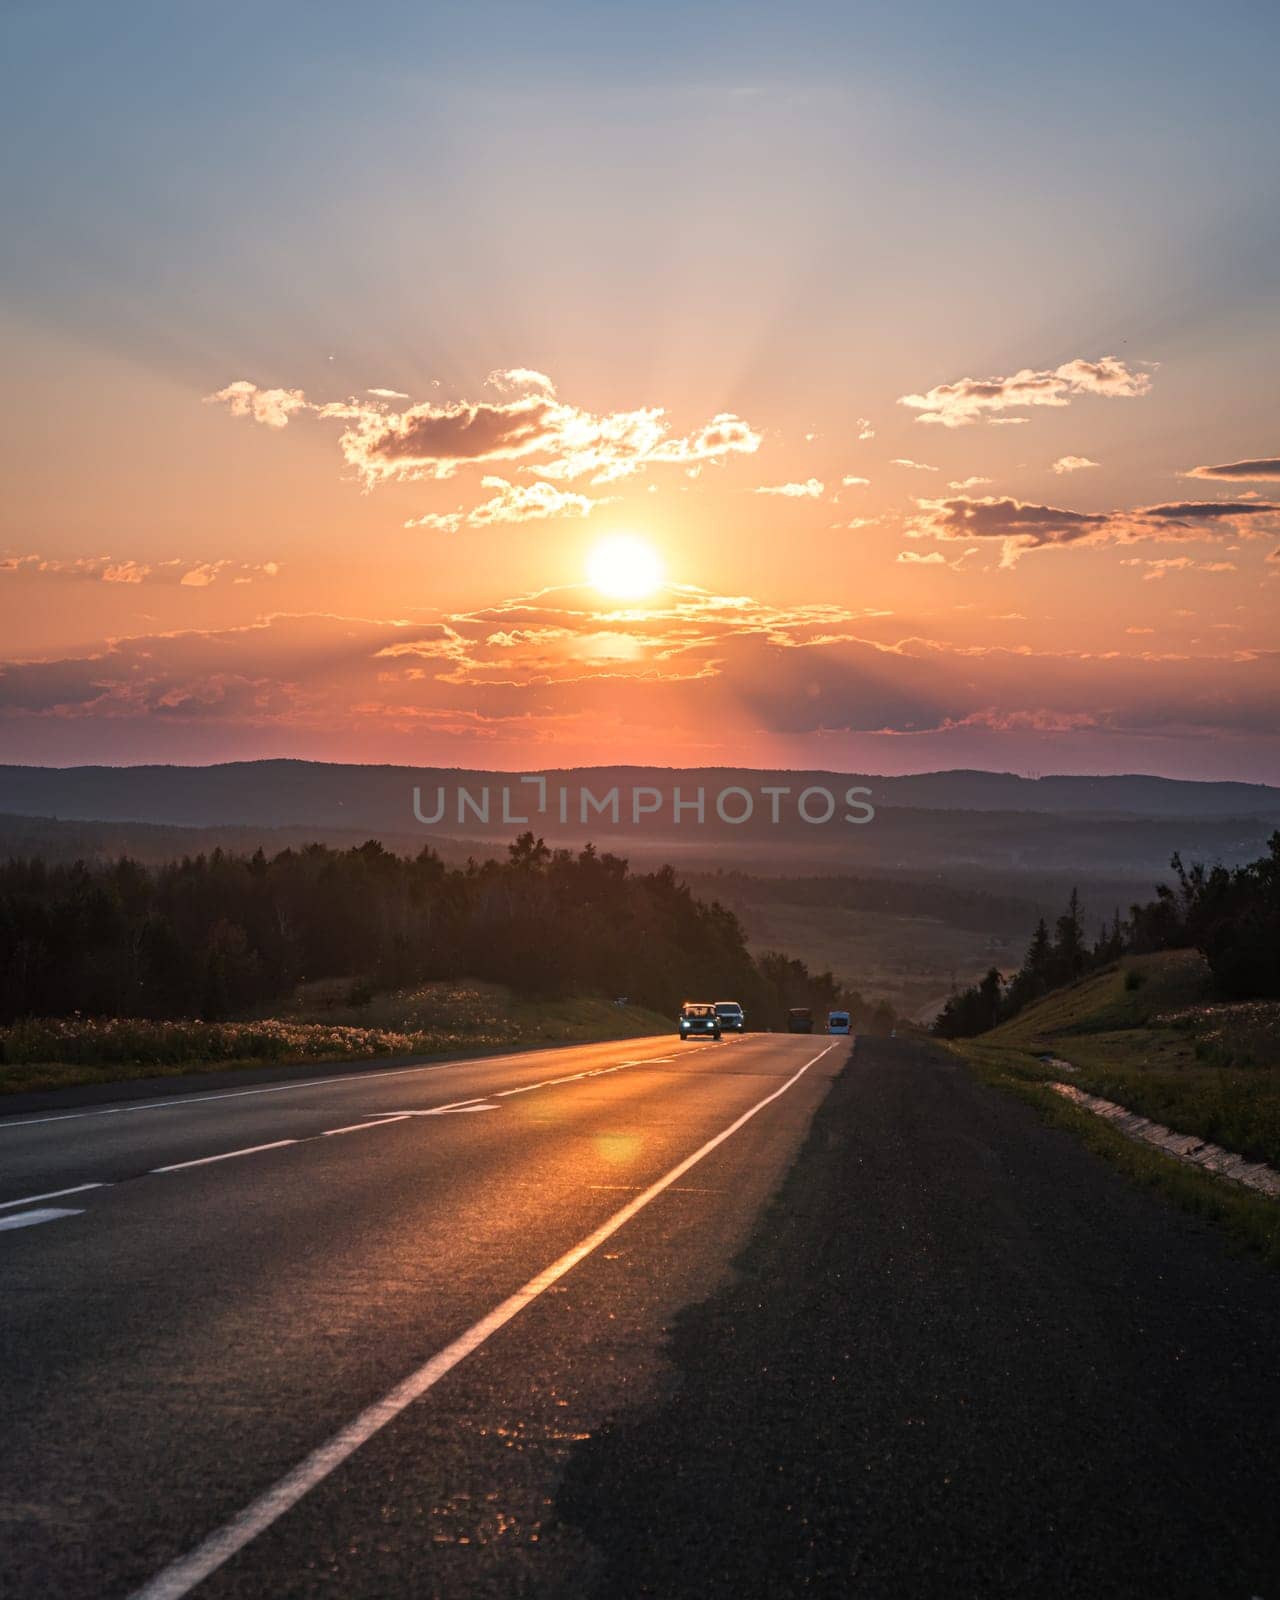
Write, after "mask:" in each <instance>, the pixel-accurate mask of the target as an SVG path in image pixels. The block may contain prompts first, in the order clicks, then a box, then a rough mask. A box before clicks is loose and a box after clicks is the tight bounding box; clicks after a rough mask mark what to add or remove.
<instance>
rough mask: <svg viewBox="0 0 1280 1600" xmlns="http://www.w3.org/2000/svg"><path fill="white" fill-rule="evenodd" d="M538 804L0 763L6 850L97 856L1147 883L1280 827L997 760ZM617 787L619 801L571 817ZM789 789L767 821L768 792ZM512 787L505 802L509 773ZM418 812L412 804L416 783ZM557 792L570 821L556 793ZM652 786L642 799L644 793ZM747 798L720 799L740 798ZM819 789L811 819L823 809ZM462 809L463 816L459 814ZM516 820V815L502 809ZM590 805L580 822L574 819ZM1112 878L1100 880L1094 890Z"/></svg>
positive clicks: (290, 773)
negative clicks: (246, 853) (408, 857)
mask: <svg viewBox="0 0 1280 1600" xmlns="http://www.w3.org/2000/svg"><path fill="white" fill-rule="evenodd" d="M541 776H542V777H543V778H544V780H545V784H546V805H545V808H544V809H543V810H542V811H541V812H540V811H539V810H538V809H537V806H538V799H539V795H538V791H537V787H536V786H535V785H530V784H521V782H520V775H519V774H512V773H501V772H483V771H475V770H460V769H452V770H450V769H439V768H416V767H383V766H368V767H366V766H339V765H329V764H326V763H321V762H309V761H251V762H235V763H229V764H226V765H222V766H212V767H165V766H146V767H72V768H49V767H16V766H6V767H0V852H2V853H3V854H4V855H10V854H19V855H20V854H29V855H35V854H40V855H46V856H49V857H57V858H61V859H66V857H67V856H68V854H71V855H72V856H74V855H80V854H82V855H85V856H100V855H107V854H113V853H119V852H127V853H130V854H134V855H138V856H141V857H142V858H143V859H148V860H156V859H161V858H163V857H165V856H173V855H181V854H183V853H187V852H195V851H199V850H209V849H212V848H214V847H215V846H217V845H221V846H222V847H223V848H229V849H235V850H252V849H254V848H256V847H257V846H258V845H259V844H261V845H262V846H263V848H264V849H266V850H267V851H269V852H270V851H272V850H278V849H283V848H285V847H286V846H289V845H294V846H296V845H299V844H304V843H307V842H309V841H310V840H313V839H318V840H322V841H324V842H327V843H330V844H333V845H335V846H343V845H348V844H355V843H359V842H360V841H362V840H363V839H366V838H370V837H376V838H378V839H380V840H381V841H382V842H383V843H384V844H385V845H386V846H387V847H388V848H389V849H394V850H397V851H399V852H401V853H406V852H408V853H412V852H415V851H416V850H418V849H420V848H421V847H422V845H424V844H430V845H432V846H433V847H434V848H436V849H437V850H439V851H440V852H441V854H443V855H444V856H445V857H446V858H447V859H449V860H452V861H457V860H460V859H465V857H466V856H467V855H468V854H476V855H484V854H491V853H493V852H494V851H496V850H500V849H501V848H502V847H503V846H504V845H505V844H506V843H507V842H509V841H510V840H511V839H512V838H513V837H514V835H515V834H516V833H518V832H519V831H520V830H521V828H522V827H525V826H528V827H532V828H533V829H534V830H535V831H536V832H537V833H539V834H541V835H542V836H543V837H545V838H546V839H547V840H548V842H550V843H553V844H556V845H569V846H579V845H582V844H584V843H585V842H587V841H588V840H590V841H592V842H594V843H595V844H596V845H597V846H598V847H599V848H600V849H602V850H612V851H615V852H617V853H618V854H620V855H624V856H626V857H628V858H629V859H630V860H631V861H633V862H634V863H635V864H636V865H638V866H640V865H653V864H656V863H657V862H659V861H664V860H669V861H671V862H673V863H675V864H676V865H677V866H679V867H681V868H682V869H684V870H694V869H698V868H712V869H715V868H738V869H740V870H743V871H746V872H751V873H755V874H762V873H763V874H771V875H773V874H796V875H799V874H804V873H807V872H816V873H823V874H828V873H829V874H841V873H848V872H856V873H860V874H863V875H872V874H884V875H889V876H902V875H911V876H926V877H934V878H940V877H943V876H945V877H946V878H947V880H948V881H949V882H952V883H955V884H963V883H969V884H973V885H976V886H980V887H983V888H987V889H990V888H992V887H994V885H995V883H996V881H997V880H1000V881H1001V882H1006V880H1008V882H1007V887H1009V888H1011V889H1012V890H1013V892H1017V893H1025V892H1027V888H1026V886H1025V884H1023V883H1017V882H1015V881H1013V880H1019V879H1023V880H1025V879H1031V878H1036V879H1039V880H1042V885H1043V886H1042V887H1041V888H1040V889H1038V890H1037V891H1036V892H1037V893H1048V892H1049V887H1048V882H1047V880H1054V881H1055V882H1056V881H1074V882H1079V883H1081V884H1082V885H1084V884H1086V883H1088V884H1090V885H1093V886H1096V888H1097V889H1098V890H1099V892H1101V890H1102V887H1103V885H1104V884H1106V885H1111V884H1115V883H1118V882H1122V881H1123V882H1133V883H1137V884H1141V885H1143V886H1145V887H1146V888H1148V889H1149V888H1150V886H1151V884H1152V883H1153V882H1155V881H1156V880H1157V879H1158V878H1161V877H1163V876H1164V875H1165V874H1166V873H1167V870H1168V866H1169V858H1170V856H1171V855H1172V853H1173V852H1174V851H1175V850H1179V851H1181V852H1182V854H1183V855H1184V856H1187V857H1189V858H1195V859H1204V860H1209V861H1224V862H1227V863H1231V864H1235V863H1237V862H1241V861H1246V860H1250V859H1253V858H1255V857H1257V856H1258V855H1260V854H1261V853H1262V852H1263V850H1264V849H1265V846H1266V841H1267V838H1268V836H1269V835H1270V833H1271V832H1272V831H1273V830H1274V829H1275V828H1277V827H1280V789H1275V788H1268V787H1266V786H1265V785H1261V784H1244V783H1188V782H1178V781H1175V780H1172V779H1167V778H1153V777H1147V776H1142V775H1135V776H1132V777H1106V778H1071V777H1051V778H1036V779H1031V778H1019V777H1016V776H1014V775H1013V774H1010V773H998V772H937V773H922V774H919V775H917V776H912V777H905V778H878V777H865V778H858V777H856V776H854V775H850V774H847V773H832V772H822V771H808V772H783V773H779V772H767V771H760V770H755V769H750V768H724V767H707V768H696V769H690V768H669V769H663V768H653V767H594V768H581V769H576V770H575V769H568V770H564V769H557V770H550V771H547V772H546V773H544V774H542V775H541ZM855 786H860V787H864V788H866V789H869V790H870V791H871V793H870V800H871V803H872V804H873V805H874V806H875V808H876V814H875V818H874V820H873V821H872V822H870V823H866V824H865V825H853V824H850V823H847V822H845V821H844V820H843V817H844V814H845V802H844V796H845V792H846V791H847V790H848V789H850V788H851V787H855ZM615 787H616V788H617V789H618V790H619V795H620V800H619V811H618V815H617V818H616V820H615V818H614V816H613V815H612V814H611V812H608V811H606V813H605V814H597V813H596V811H594V810H588V811H587V812H585V813H584V811H583V809H582V805H581V801H582V797H583V794H584V792H588V791H589V793H590V795H591V796H593V797H595V798H596V799H602V798H604V797H606V796H607V795H608V794H609V792H610V791H611V790H612V789H614V788H615ZM769 787H772V788H780V789H786V790H789V791H790V793H789V795H788V797H787V798H786V799H779V800H778V801H777V804H778V806H779V820H778V821H777V822H776V823H775V822H774V821H773V819H772V817H771V815H770V806H771V804H773V803H774V802H772V801H770V800H768V799H767V798H766V795H765V790H766V788H769ZM504 788H505V789H507V790H508V791H509V799H508V816H509V818H510V819H511V820H504V817H503V793H502V791H503V789H504ZM699 788H701V789H702V790H704V791H705V794H706V807H705V814H704V817H703V819H702V821H698V820H697V819H696V817H695V815H694V814H692V813H690V812H686V813H685V814H683V815H682V816H681V818H680V819H679V820H676V819H675V818H674V817H673V815H672V805H671V802H672V800H673V797H674V794H675V791H676V790H677V789H678V790H679V791H680V792H681V794H682V796H683V797H684V799H686V800H689V799H690V798H692V797H693V796H694V794H695V792H696V791H697V790H698V789H699ZM731 788H732V789H737V790H745V791H747V792H748V793H749V794H750V795H751V796H753V798H754V811H753V815H752V817H751V818H750V820H749V821H747V822H745V823H741V824H739V823H735V822H731V821H726V820H723V819H722V818H721V817H719V816H717V814H716V810H715V804H714V800H715V797H716V796H717V795H719V794H720V793H721V792H722V791H725V790H728V789H731ZM415 789H416V790H417V791H418V794H419V797H420V802H421V806H422V811H423V815H424V816H428V817H431V816H435V815H436V814H437V812H440V813H441V814H440V816H439V820H438V821H437V822H435V823H433V824H431V825H426V824H424V823H423V822H420V821H418V820H417V819H415V816H414V810H413V806H414V791H415ZM486 789H487V790H488V792H489V796H490V804H489V814H488V817H487V819H486V818H484V817H482V816H480V815H477V814H476V809H475V807H474V806H472V807H466V806H462V805H461V802H460V794H461V792H462V791H465V792H466V793H467V794H468V795H470V796H471V797H472V798H473V799H475V800H477V801H478V800H479V798H480V797H481V795H482V794H483V792H484V791H485V790H486ZM562 789H563V790H564V791H565V795H566V800H565V805H564V820H561V807H560V801H559V796H560V792H561V790H562ZM637 789H646V790H650V791H653V792H656V793H657V794H659V795H660V796H662V797H663V804H662V806H661V808H660V810H659V811H658V812H657V814H650V815H645V816H643V817H642V818H641V819H640V821H639V822H638V823H636V822H633V820H632V814H631V796H632V794H633V792H634V791H636V790H637ZM805 789H813V790H815V791H821V790H826V791H829V792H830V794H831V795H833V796H834V797H836V802H837V803H836V806H835V814H834V816H833V818H832V819H831V820H830V821H827V822H821V821H817V822H815V821H813V820H809V821H806V820H804V819H802V818H801V817H800V816H799V815H798V814H797V811H796V802H797V797H798V796H799V795H800V793H801V792H802V791H803V790H805ZM651 798H652V796H651V795H650V796H648V797H647V799H646V803H648V800H651ZM741 804H742V796H741V795H738V796H736V797H733V798H732V802H731V809H730V813H729V814H730V815H731V816H732V815H734V814H736V813H735V812H734V810H733V809H732V807H736V806H741ZM824 804H825V803H824V802H823V801H822V799H821V796H820V795H819V796H818V798H817V799H816V801H815V803H814V805H815V808H816V809H811V816H813V815H818V816H820V815H821V814H822V811H823V809H824ZM460 812H461V815H460ZM518 818H527V819H528V820H527V822H525V821H519V820H516V819H518ZM584 818H585V820H584ZM1107 892H1108V893H1110V890H1109V889H1108V891H1107Z"/></svg>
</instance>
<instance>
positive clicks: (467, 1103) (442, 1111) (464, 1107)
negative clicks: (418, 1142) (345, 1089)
mask: <svg viewBox="0 0 1280 1600" xmlns="http://www.w3.org/2000/svg"><path fill="white" fill-rule="evenodd" d="M501 1110H502V1107H501V1106H495V1105H494V1104H493V1103H492V1102H491V1101H478V1100H459V1101H458V1103H457V1105H455V1106H428V1107H427V1108H426V1109H425V1110H423V1111H397V1112H395V1113H394V1115H396V1116H397V1117H446V1116H449V1115H451V1114H452V1113H453V1112H455V1111H501ZM369 1115H370V1116H371V1117H376V1116H380V1115H385V1113H382V1112H377V1111H371V1112H369Z"/></svg>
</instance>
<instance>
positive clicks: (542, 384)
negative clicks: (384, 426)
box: [404, 367, 556, 400]
mask: <svg viewBox="0 0 1280 1600" xmlns="http://www.w3.org/2000/svg"><path fill="white" fill-rule="evenodd" d="M484 381H485V382H486V383H487V384H488V385H489V387H490V388H491V389H497V390H498V392H499V393H500V394H526V393H528V392H529V391H530V390H533V391H534V392H535V393H537V394H545V395H546V396H547V397H548V398H549V399H550V398H552V397H554V395H555V392H556V386H555V384H554V383H552V381H551V379H550V378H548V377H547V375H546V373H545V372H539V371H538V370H537V369H536V368H535V367H495V369H494V370H493V371H492V372H491V373H490V374H489V376H488V377H487V378H486V379H485V380H484ZM404 398H405V399H406V400H407V399H408V398H409V397H408V395H405V396H404Z"/></svg>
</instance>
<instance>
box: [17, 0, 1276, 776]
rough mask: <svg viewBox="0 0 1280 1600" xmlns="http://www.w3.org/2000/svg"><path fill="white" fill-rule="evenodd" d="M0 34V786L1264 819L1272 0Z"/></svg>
mask: <svg viewBox="0 0 1280 1600" xmlns="http://www.w3.org/2000/svg"><path fill="white" fill-rule="evenodd" d="M0 41H2V46H3V48H2V49H0V54H2V55H3V59H4V62H5V65H4V67H3V68H2V69H0V104H2V106H3V109H2V110H0V117H2V118H3V122H4V128H3V133H4V141H5V148H6V154H7V157H8V159H7V161H6V163H5V166H4V171H3V177H2V179H0V183H2V185H3V215H4V219H5V227H4V234H5V242H4V244H3V260H4V272H3V301H2V303H0V327H2V329H3V339H4V345H5V349H6V361H5V368H6V374H7V381H6V383H5V385H4V390H3V407H4V432H5V437H6V449H5V458H6V465H5V494H4V503H3V516H4V528H3V533H2V534H0V621H2V622H3V633H2V636H0V657H2V660H0V760H5V761H21V762H42V763H51V764H57V765H69V764H76V763H81V762H137V761H155V760H164V761H180V762H207V761H219V760H229V759H240V758H251V757H258V756H269V755H292V756H307V757H315V758H321V759H329V760H352V761H398V762H399V761H403V762H414V763H422V764H433V765H434V764H447V765H483V766H493V767H506V768H515V769H521V768H524V769H528V768H530V767H532V766H535V765H536V766H548V765H558V764H566V763H589V764H596V763H602V762H612V761H617V760H633V761H644V762H660V763H664V764H677V763H679V764H695V763H706V764H715V765H723V764H726V763H732V764H735V765H748V764H750V765H761V766H788V765H806V766H825V767H831V768H836V769H840V770H846V771H854V772H902V771H914V770H927V769H936V768H942V767H961V766H982V767H995V768H1000V769H1009V770H1016V771H1020V772H1125V771H1153V772H1161V773H1167V774H1170V775H1174V776H1184V777H1239V778H1249V779H1261V780H1268V781H1273V782H1275V781H1280V714H1278V711H1277V708H1278V706H1280V632H1278V631H1277V627H1276V619H1277V611H1278V610H1280V606H1278V602H1280V381H1278V377H1277V374H1278V372H1280V316H1278V315H1277V312H1278V311H1280V305H1278V296H1277V282H1278V281H1280V279H1278V274H1277V261H1280V205H1278V195H1277V189H1278V187H1280V162H1277V159H1276V157H1277V149H1278V146H1280V138H1278V135H1280V111H1278V109H1277V108H1278V106H1280V96H1277V94H1276V88H1275V70H1276V60H1277V43H1280V22H1278V20H1277V13H1276V10H1275V8H1274V6H1271V5H1263V4H1224V5H1218V6H1216V7H1203V6H1199V5H1197V6H1190V5H1180V4H1169V3H1163V4H1125V3H1120V4H1116V3H1115V0H1111V3H1109V4H1107V5H1105V6H1104V5H1093V4H1083V5H1076V6H1073V7H1070V8H1066V9H1062V8H1059V9H1057V10H1053V11H1049V10H1045V9H1044V8H1041V7H1035V6H1026V5H1022V4H1020V5H1016V6H1015V5H1011V4H1010V5H1005V4H974V5H967V6H958V5H955V4H954V3H945V4H933V3H925V4H921V5H916V6H913V7H907V8H904V7H902V6H899V5H870V4H865V5H864V4H856V3H849V0H845V3H842V4H829V5H828V4H818V3H814V0H801V3H798V4H793V5H790V6H786V7H784V6H781V5H778V4H776V3H774V4H768V5H756V4H743V3H735V4H698V3H692V4H690V3H681V4H667V3H665V0H650V3H648V4H645V5H629V4H628V5H624V4H614V3H609V0H601V3H594V4H585V3H581V4H569V3H557V4H539V3H537V0H520V3H516V4H510V5H499V4H492V3H488V0H474V3H471V4H440V5H432V4H427V3H417V4H404V5H398V4H379V5H376V6H371V7H361V6H342V7H339V6H336V5H329V4H325V3H307V4H285V3H271V4H268V5H252V6H249V5H236V4H230V5H220V6H217V7H188V6H174V5H171V4H148V5H144V4H132V3H128V0H125V3H122V4H119V5H111V6H104V5H92V6H88V5H86V6H77V5H64V4H59V3H57V0H53V3H50V4H47V5H37V4H34V3H32V4H27V3H22V0H17V3H10V4H6V5H4V6H3V7H0ZM618 540H625V541H628V542H623V543H616V542H614V541H618Z"/></svg>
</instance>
